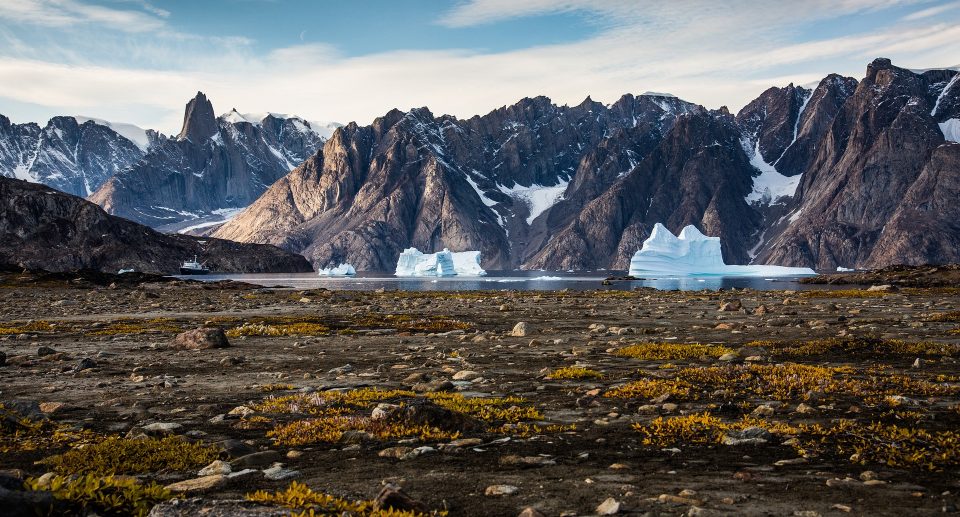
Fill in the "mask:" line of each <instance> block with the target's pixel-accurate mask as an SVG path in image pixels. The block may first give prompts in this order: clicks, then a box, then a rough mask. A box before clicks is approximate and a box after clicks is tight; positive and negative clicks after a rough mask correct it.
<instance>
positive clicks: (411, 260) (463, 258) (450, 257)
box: [395, 248, 487, 276]
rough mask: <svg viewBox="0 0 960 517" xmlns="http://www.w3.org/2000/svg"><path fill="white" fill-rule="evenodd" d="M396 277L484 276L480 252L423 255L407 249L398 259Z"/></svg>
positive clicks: (417, 251) (418, 251)
mask: <svg viewBox="0 0 960 517" xmlns="http://www.w3.org/2000/svg"><path fill="white" fill-rule="evenodd" d="M395 274H396V276H458V275H459V276H483V275H486V274H487V272H486V271H484V270H483V268H481V267H480V252H479V251H461V252H452V251H450V250H448V249H447V248H444V249H443V251H438V252H437V253H423V252H421V251H420V250H418V249H417V248H407V249H405V250H403V253H401V254H400V258H399V259H397V271H396V273H395Z"/></svg>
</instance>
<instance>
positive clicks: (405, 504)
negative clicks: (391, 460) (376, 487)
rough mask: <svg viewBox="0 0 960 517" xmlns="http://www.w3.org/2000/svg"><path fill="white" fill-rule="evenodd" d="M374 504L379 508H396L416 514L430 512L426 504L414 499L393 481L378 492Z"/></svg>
mask: <svg viewBox="0 0 960 517" xmlns="http://www.w3.org/2000/svg"><path fill="white" fill-rule="evenodd" d="M373 506H374V508H376V509H377V510H395V511H397V512H410V513H416V514H427V513H429V509H428V508H427V506H426V505H424V504H423V503H421V502H419V501H417V500H415V499H413V498H412V497H410V496H409V495H407V494H406V493H405V492H404V491H403V490H402V489H401V488H400V487H399V486H397V485H395V484H393V483H387V485H386V486H384V487H383V490H381V491H380V493H379V494H377V497H375V498H373Z"/></svg>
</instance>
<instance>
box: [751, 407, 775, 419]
mask: <svg viewBox="0 0 960 517" xmlns="http://www.w3.org/2000/svg"><path fill="white" fill-rule="evenodd" d="M773 413H774V409H773V408H772V407H771V406H769V405H767V404H761V405H759V406H757V408H756V409H754V410H753V411H752V412H751V413H750V414H751V415H753V416H757V417H763V416H770V415H772V414H773Z"/></svg>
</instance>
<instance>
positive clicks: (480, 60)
mask: <svg viewBox="0 0 960 517" xmlns="http://www.w3.org/2000/svg"><path fill="white" fill-rule="evenodd" d="M881 56H882V57H888V58H891V59H892V60H893V62H894V64H896V65H898V66H903V67H906V68H915V69H916V68H938V67H953V66H958V65H960V0H946V1H944V0H794V1H791V2H785V1H779V0H777V1H769V0H763V1H746V0H729V1H723V2H718V1H716V0H674V1H664V0H658V1H646V0H459V1H457V0H451V1H439V0H355V1H349V2H344V1H342V0H337V1H327V0H0V113H2V114H4V115H6V116H8V117H10V118H11V119H12V120H13V121H14V122H27V121H34V122H40V123H41V124H42V123H45V122H46V120H47V119H49V118H50V117H51V116H55V115H84V116H90V117H98V118H102V119H107V120H111V121H115V122H129V123H133V124H137V125H139V126H141V127H145V128H153V129H158V130H160V131H162V132H164V133H166V134H176V133H177V132H179V129H180V125H181V123H182V117H183V107H184V104H185V103H186V102H187V101H188V100H189V99H190V98H192V97H193V96H194V95H195V94H196V92H197V91H203V92H204V93H206V94H207V96H208V97H209V98H210V100H211V101H212V102H213V105H214V110H215V111H217V112H218V113H225V112H227V111H229V110H230V109H232V108H236V109H237V110H238V111H240V112H242V113H246V112H266V111H270V112H276V113H288V114H295V115H299V116H301V117H303V118H306V119H308V120H321V121H337V122H341V123H347V122H350V121H357V122H358V123H361V124H369V123H370V122H372V121H373V119H374V118H376V117H378V116H381V115H383V114H384V113H386V112H388V111H389V110H391V109H393V108H399V109H402V110H408V109H410V108H414V107H420V106H427V107H429V108H430V109H431V111H433V113H434V114H436V115H439V114H443V113H447V114H452V115H455V116H458V117H470V116H473V115H477V114H481V115H482V114H485V113H488V112H489V111H491V110H493V109H496V108H498V107H500V106H503V105H507V104H513V103H515V102H517V101H518V100H520V99H522V98H523V97H533V96H536V95H546V96H548V97H550V98H551V99H553V101H554V102H556V103H558V104H570V105H573V104H579V103H580V102H582V101H583V99H584V98H586V97H587V96H588V95H589V96H590V97H592V98H593V99H594V100H596V101H600V102H604V103H612V102H614V101H616V100H617V99H618V98H619V97H620V96H622V95H623V94H625V93H633V94H640V93H643V92H646V91H656V92H667V93H672V94H674V95H677V96H679V97H682V98H684V99H686V100H689V101H693V102H697V103H700V104H703V105H704V106H707V107H708V108H718V107H720V106H723V105H726V106H728V107H729V108H730V109H731V110H733V111H736V110H737V109H739V108H740V107H742V106H743V105H744V104H746V103H747V102H749V101H750V100H751V99H753V98H755V97H756V96H757V95H759V94H760V93H761V92H762V91H763V90H765V89H767V88H769V87H771V86H785V85H787V84H788V83H791V82H793V83H795V84H808V83H811V82H815V81H818V80H819V79H821V78H822V77H824V76H825V75H827V74H829V73H841V74H844V75H849V76H852V77H856V78H858V79H859V78H860V77H862V76H863V74H864V70H865V68H866V65H867V64H868V63H869V62H870V61H872V60H873V59H874V58H876V57H881Z"/></svg>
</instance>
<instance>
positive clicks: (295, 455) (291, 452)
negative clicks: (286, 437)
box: [287, 449, 303, 460]
mask: <svg viewBox="0 0 960 517" xmlns="http://www.w3.org/2000/svg"><path fill="white" fill-rule="evenodd" d="M301 456H303V451H298V450H296V449H291V450H289V451H287V458H289V459H291V460H295V459H297V458H299V457H301Z"/></svg>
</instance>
